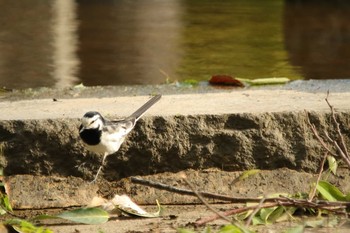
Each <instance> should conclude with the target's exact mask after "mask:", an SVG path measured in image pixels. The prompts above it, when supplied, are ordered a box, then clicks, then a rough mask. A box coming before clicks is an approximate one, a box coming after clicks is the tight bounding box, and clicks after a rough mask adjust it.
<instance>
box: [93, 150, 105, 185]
mask: <svg viewBox="0 0 350 233" xmlns="http://www.w3.org/2000/svg"><path fill="white" fill-rule="evenodd" d="M107 155H108V154H107V153H105V154H104V155H103V159H102V163H101V166H100V167H99V168H98V170H97V173H96V175H95V178H94V179H93V180H92V181H91V183H95V182H96V181H97V178H98V175H99V174H100V172H101V170H102V168H103V166H104V165H105V160H106V157H107Z"/></svg>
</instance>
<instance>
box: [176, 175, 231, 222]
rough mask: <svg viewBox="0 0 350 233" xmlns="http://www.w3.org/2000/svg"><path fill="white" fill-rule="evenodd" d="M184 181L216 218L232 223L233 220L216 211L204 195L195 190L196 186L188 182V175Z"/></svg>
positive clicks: (184, 177)
mask: <svg viewBox="0 0 350 233" xmlns="http://www.w3.org/2000/svg"><path fill="white" fill-rule="evenodd" d="M182 178H183V180H184V181H185V182H186V184H187V185H188V186H189V187H190V188H191V190H192V191H193V192H194V193H195V194H196V196H197V198H198V199H199V200H200V201H201V202H202V203H203V204H204V205H205V206H206V207H207V208H208V209H209V210H211V211H212V212H213V213H214V214H216V216H218V217H220V218H221V219H223V220H225V221H227V222H229V223H232V221H231V219H229V218H228V217H227V216H225V215H223V214H222V213H220V212H219V211H217V210H216V209H214V208H213V207H212V206H211V205H209V203H208V202H207V201H206V200H205V199H204V198H203V197H202V195H201V194H200V193H199V192H198V191H197V190H196V189H195V188H194V186H193V185H192V184H191V183H190V182H189V181H188V180H187V177H186V175H183V176H182Z"/></svg>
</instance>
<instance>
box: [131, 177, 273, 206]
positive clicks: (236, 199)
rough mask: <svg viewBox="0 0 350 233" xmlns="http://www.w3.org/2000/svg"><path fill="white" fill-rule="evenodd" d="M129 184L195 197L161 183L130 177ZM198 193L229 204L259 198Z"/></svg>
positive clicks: (255, 200)
mask: <svg viewBox="0 0 350 233" xmlns="http://www.w3.org/2000/svg"><path fill="white" fill-rule="evenodd" d="M130 179H131V182H132V183H135V184H141V185H145V186H148V187H152V188H156V189H160V190H166V191H169V192H173V193H177V194H181V195H189V196H197V195H196V194H195V193H194V192H193V191H192V190H188V189H182V188H176V187H174V186H170V185H166V184H163V183H159V182H155V181H150V180H145V179H142V178H140V177H135V176H133V177H131V178H130ZM198 193H199V194H200V195H201V196H202V197H206V198H212V199H216V200H220V201H228V202H230V203H246V202H257V203H259V202H260V200H261V198H249V197H232V196H227V195H221V194H217V193H210V192H201V191H198ZM277 199H278V198H266V200H265V202H273V201H276V200H277Z"/></svg>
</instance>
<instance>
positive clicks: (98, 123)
mask: <svg viewBox="0 0 350 233" xmlns="http://www.w3.org/2000/svg"><path fill="white" fill-rule="evenodd" d="M103 124H104V118H103V117H102V116H101V114H100V113H98V112H87V113H85V115H84V116H83V118H82V119H81V125H80V127H79V132H82V131H83V130H84V129H99V130H102V127H103Z"/></svg>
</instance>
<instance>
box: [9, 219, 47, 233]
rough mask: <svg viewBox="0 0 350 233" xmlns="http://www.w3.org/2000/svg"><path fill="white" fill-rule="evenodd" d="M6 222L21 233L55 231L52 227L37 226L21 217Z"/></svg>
mask: <svg viewBox="0 0 350 233" xmlns="http://www.w3.org/2000/svg"><path fill="white" fill-rule="evenodd" d="M4 224H6V225H10V226H12V227H13V229H15V230H16V231H17V232H19V233H53V231H51V230H50V229H46V228H43V227H37V226H35V225H33V224H32V223H31V222H28V221H25V220H21V219H10V220H7V221H6V222H5V223H4Z"/></svg>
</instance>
